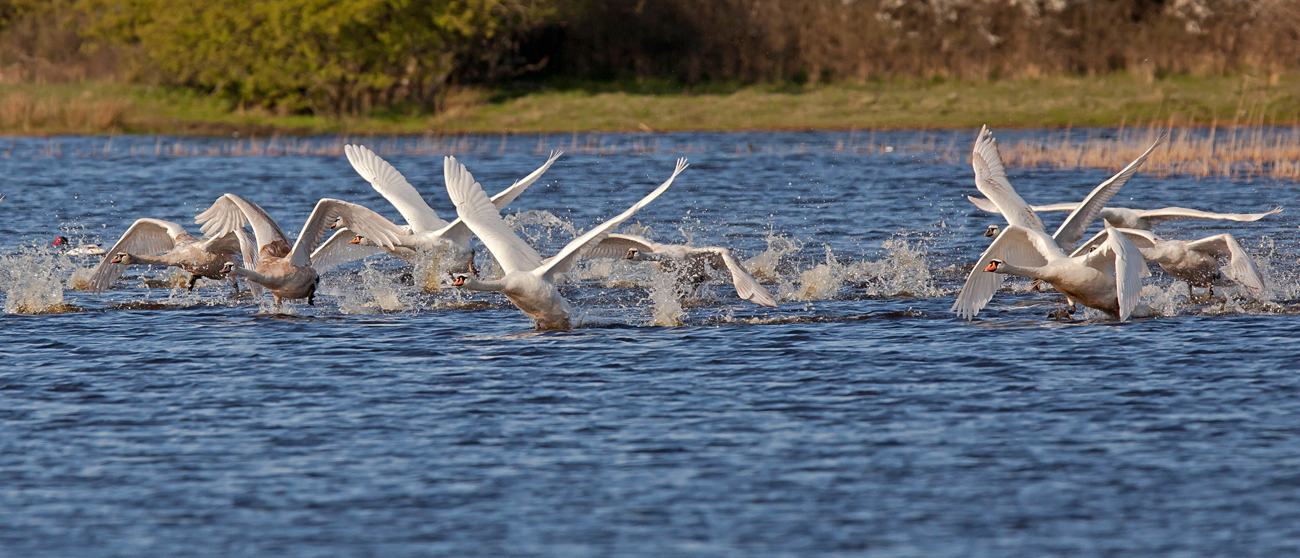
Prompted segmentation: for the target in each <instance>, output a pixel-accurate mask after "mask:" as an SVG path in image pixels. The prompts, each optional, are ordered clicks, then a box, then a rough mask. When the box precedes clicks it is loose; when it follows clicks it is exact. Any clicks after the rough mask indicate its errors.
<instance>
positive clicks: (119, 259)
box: [108, 256, 122, 263]
mask: <svg viewBox="0 0 1300 558" xmlns="http://www.w3.org/2000/svg"><path fill="white" fill-rule="evenodd" d="M108 263H122V256H113V259H111V260H109V261H108Z"/></svg>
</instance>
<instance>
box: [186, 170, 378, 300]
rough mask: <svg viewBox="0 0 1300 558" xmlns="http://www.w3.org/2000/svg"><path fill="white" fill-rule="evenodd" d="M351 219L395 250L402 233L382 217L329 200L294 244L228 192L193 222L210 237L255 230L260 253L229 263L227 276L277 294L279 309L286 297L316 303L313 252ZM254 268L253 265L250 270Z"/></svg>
mask: <svg viewBox="0 0 1300 558" xmlns="http://www.w3.org/2000/svg"><path fill="white" fill-rule="evenodd" d="M340 218H342V219H346V220H347V221H348V222H349V223H350V224H351V226H353V227H355V228H356V229H357V230H358V231H361V232H364V233H365V234H366V235H367V236H370V237H371V238H374V239H377V240H378V241H379V242H380V243H381V244H382V245H384V246H385V247H388V246H391V245H392V244H393V242H394V241H395V240H396V238H397V237H398V236H399V235H400V234H401V231H400V230H399V229H398V228H397V227H396V226H395V225H393V224H392V223H391V222H389V221H388V220H387V219H384V218H383V217H382V216H380V215H379V214H378V213H375V212H374V211H371V210H369V209H366V208H365V207H362V206H360V205H357V204H354V203H348V202H345V201H342V200H335V199H329V198H324V199H321V200H320V201H319V202H316V208H315V209H314V210H312V213H311V216H309V217H308V218H307V222H306V223H305V224H303V227H302V232H301V233H299V234H298V240H297V241H296V242H294V243H293V245H292V246H291V245H290V244H289V239H288V237H286V236H285V234H284V232H283V231H281V230H280V227H279V225H276V224H275V221H273V220H272V219H271V217H270V216H269V215H267V214H266V211H264V210H263V209H262V208H261V207H260V206H258V205H257V204H255V203H253V202H250V201H248V200H245V199H244V198H241V197H239V196H236V195H234V194H225V195H223V196H221V197H220V198H217V201H216V202H214V203H213V204H212V206H211V207H209V208H208V209H207V210H206V211H204V212H203V213H200V214H199V215H198V217H195V218H194V221H195V222H196V223H200V224H201V225H202V227H201V228H202V230H203V232H204V233H206V234H212V235H218V234H226V233H228V232H232V231H235V230H238V229H242V228H243V227H244V226H245V225H246V224H247V225H251V226H252V227H253V234H254V235H256V238H257V252H256V255H255V256H253V258H252V260H253V261H249V259H248V258H246V259H245V261H244V265H243V266H238V265H235V263H234V262H227V263H226V264H225V265H224V266H223V267H222V272H223V273H226V274H230V275H235V276H239V277H244V278H247V279H248V280H250V281H252V282H254V283H257V284H259V285H261V286H263V287H266V289H267V290H269V291H271V294H272V295H274V296H275V304H276V307H277V308H279V306H280V305H281V303H282V302H283V300H284V299H298V298H305V299H307V303H308V304H313V303H314V301H315V295H316V284H317V282H318V281H319V280H320V276H319V275H318V274H317V272H316V270H315V269H313V268H312V265H311V252H312V250H313V249H314V248H316V245H317V244H318V243H319V242H320V239H321V237H323V236H324V235H325V232H326V231H327V230H328V228H329V226H330V224H332V223H334V222H335V221H336V220H338V219H340ZM249 266H252V267H249Z"/></svg>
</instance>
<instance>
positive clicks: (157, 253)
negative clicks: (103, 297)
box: [90, 219, 252, 292]
mask: <svg viewBox="0 0 1300 558" xmlns="http://www.w3.org/2000/svg"><path fill="white" fill-rule="evenodd" d="M251 248H252V243H251V240H250V239H249V238H248V235H247V233H245V232H244V231H243V230H242V229H241V230H234V231H229V232H225V233H223V234H221V235H219V236H217V235H214V236H211V237H207V238H204V239H202V240H200V239H197V238H195V237H194V236H193V235H191V234H189V233H188V232H186V231H185V227H182V226H181V225H180V224H178V223H173V222H171V221H164V220H162V219H137V220H136V221H135V222H134V223H132V224H131V226H130V227H128V228H127V229H126V232H125V233H123V234H122V238H120V239H118V241H117V243H116V244H113V247H112V248H110V249H109V250H108V252H107V255H105V256H104V259H103V260H101V261H100V262H99V265H97V266H95V271H94V272H92V273H91V275H90V289H91V290H95V291H102V290H104V289H107V288H108V286H109V285H111V284H113V282H114V281H116V280H117V278H118V277H121V276H122V272H123V271H125V270H126V266H128V265H163V266H171V267H179V268H181V269H183V270H185V271H187V272H189V273H190V281H189V287H188V288H189V289H190V290H193V289H194V284H195V283H197V282H198V280H199V277H207V278H208V279H215V280H218V281H221V280H224V279H227V277H226V276H225V275H224V274H223V273H222V272H221V269H222V267H223V266H225V264H227V263H232V262H234V261H235V260H234V256H235V254H244V255H246V256H247V255H249V254H251ZM229 279H230V282H231V283H234V286H235V291H236V292H237V291H239V284H238V283H235V280H234V278H229Z"/></svg>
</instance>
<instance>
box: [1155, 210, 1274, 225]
mask: <svg viewBox="0 0 1300 558" xmlns="http://www.w3.org/2000/svg"><path fill="white" fill-rule="evenodd" d="M1281 211H1282V208H1280V207H1275V208H1273V209H1270V210H1268V211H1265V212H1264V213H1211V212H1209V211H1197V210H1195V209H1188V208H1186V207H1165V208H1161V209H1152V210H1148V211H1141V212H1139V214H1140V215H1141V216H1142V218H1143V219H1146V220H1147V222H1149V223H1150V224H1151V225H1156V224H1159V223H1163V222H1165V221H1182V220H1186V219H1213V220H1222V221H1240V222H1250V221H1258V220H1260V219H1263V218H1265V217H1268V216H1269V215H1274V214H1276V213H1280V212H1281Z"/></svg>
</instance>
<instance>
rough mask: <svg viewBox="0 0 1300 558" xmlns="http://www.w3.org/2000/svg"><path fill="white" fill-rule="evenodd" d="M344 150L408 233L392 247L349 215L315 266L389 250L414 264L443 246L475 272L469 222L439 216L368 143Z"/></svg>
mask: <svg viewBox="0 0 1300 558" xmlns="http://www.w3.org/2000/svg"><path fill="white" fill-rule="evenodd" d="M343 151H344V153H346V154H347V156H348V162H350V163H352V168H353V169H355V170H356V171H357V174H360V175H361V177H362V178H364V179H366V181H368V182H370V185H371V186H372V187H373V188H374V189H375V191H376V192H379V193H380V194H381V195H382V196H384V198H385V199H387V200H388V202H389V203H391V204H393V207H395V208H397V211H398V213H401V214H402V218H403V219H406V223H407V224H406V226H404V227H400V228H401V229H403V231H404V234H403V235H402V236H401V237H399V238H398V239H397V242H395V243H394V244H393V245H392V246H391V247H385V246H381V245H379V244H378V243H375V242H374V241H373V240H371V239H370V238H368V237H366V236H365V235H358V234H356V232H354V231H352V230H351V229H350V228H348V227H347V225H348V223H347V222H346V219H344V220H341V221H340V222H339V223H337V224H339V225H343V227H344V228H343V229H342V230H339V231H338V232H336V233H334V235H333V236H331V237H330V238H329V240H327V241H325V243H323V244H321V246H320V248H318V249H316V251H315V252H313V253H312V255H311V260H312V265H313V266H314V267H315V268H316V270H317V271H319V272H322V273H323V272H325V271H329V270H331V269H333V268H335V267H338V266H341V265H343V264H346V263H348V262H352V261H356V260H359V259H362V258H366V257H369V256H373V255H376V254H382V253H384V252H388V253H389V254H392V255H393V256H396V257H398V258H401V259H403V260H405V261H407V262H408V263H411V264H415V263H417V262H418V261H419V260H420V258H421V256H420V254H421V253H425V254H428V253H431V252H432V251H434V250H437V249H439V248H440V247H446V248H447V249H448V250H449V251H450V254H449V256H450V257H451V270H452V271H456V272H462V271H467V270H469V271H472V269H471V266H472V265H473V263H474V253H473V251H472V250H470V239H471V238H472V235H471V233H470V230H469V228H468V227H466V226H465V223H464V222H462V221H461V220H460V219H456V220H454V221H452V222H450V223H448V222H446V221H443V220H442V219H440V218H439V217H438V214H437V213H435V212H434V211H433V208H431V207H429V204H427V203H425V201H424V199H423V198H421V197H420V193H419V192H417V191H416V190H415V187H414V186H411V183H410V182H407V180H406V177H404V176H402V173H401V172H398V170H397V169H396V168H394V167H393V165H391V164H389V163H388V161H385V160H383V159H381V158H380V157H379V156H378V155H375V152H373V151H371V150H369V149H366V147H365V146H361V145H347V146H344V147H343ZM562 154H564V152H563V151H552V152H551V156H550V158H548V159H547V160H546V163H545V164H543V165H542V166H541V167H538V168H537V170H535V171H533V172H532V173H530V174H529V175H528V176H525V177H523V178H522V179H520V180H518V181H516V182H515V183H514V184H512V185H511V186H510V187H509V188H506V189H505V190H502V191H501V192H500V193H498V194H497V195H495V196H492V204H493V205H495V206H496V208H497V209H499V210H502V209H505V208H506V206H507V205H510V202H512V201H514V200H515V198H517V197H519V195H520V194H522V193H524V190H526V189H528V187H529V186H530V185H532V183H533V182H536V181H537V179H538V178H540V177H541V176H542V175H543V174H545V173H546V170H547V169H549V168H551V165H552V164H553V163H555V160H556V159H559V158H560V155H562ZM394 226H396V225H394Z"/></svg>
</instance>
